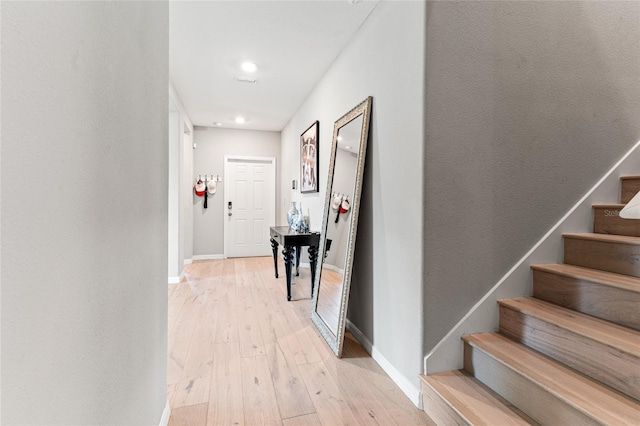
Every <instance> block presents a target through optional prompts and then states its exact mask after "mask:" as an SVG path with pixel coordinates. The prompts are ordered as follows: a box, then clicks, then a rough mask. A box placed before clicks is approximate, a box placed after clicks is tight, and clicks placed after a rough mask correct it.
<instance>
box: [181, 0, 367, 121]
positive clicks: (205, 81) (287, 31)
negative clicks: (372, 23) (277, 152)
mask: <svg viewBox="0 0 640 426" xmlns="http://www.w3.org/2000/svg"><path fill="white" fill-rule="evenodd" d="M377 3H378V0H361V1H357V0H356V2H355V3H353V0H351V2H349V1H347V0H334V1H328V0H322V1H264V0H263V1H243V0H235V1H171V2H170V43H169V46H170V51H169V53H170V55H169V57H170V59H169V71H170V78H171V81H172V83H173V85H174V87H175V89H176V91H177V92H178V95H179V96H180V99H181V100H182V103H183V104H184V106H185V108H186V109H187V113H188V115H189V117H190V118H191V120H192V122H193V124H194V125H197V126H213V123H214V122H219V123H221V124H222V127H227V128H243V129H255V130H276V131H279V130H282V128H283V127H284V126H285V125H286V124H287V123H288V121H289V119H290V118H291V117H292V116H293V114H294V113H295V112H296V111H297V109H298V108H299V107H300V105H301V104H302V102H303V101H304V100H305V98H306V97H307V95H308V94H309V93H310V92H311V90H312V89H313V87H314V86H315V85H316V83H317V82H318V81H319V80H320V78H321V77H322V76H323V75H324V73H325V72H326V71H327V69H328V68H329V67H330V65H331V64H332V63H333V61H334V60H335V59H336V58H337V57H338V55H339V54H340V52H341V51H342V49H343V48H344V47H345V46H346V45H347V44H348V42H349V40H350V39H351V37H352V36H353V35H354V34H355V33H356V31H357V30H358V28H359V27H360V25H361V24H362V23H363V22H364V21H365V20H366V18H367V17H368V16H369V14H370V13H371V11H372V10H373V9H374V8H375V6H376V4H377ZM247 60H250V61H253V62H255V63H256V64H257V65H258V70H257V71H256V72H255V73H253V74H249V73H246V72H243V71H242V69H241V68H240V65H241V63H242V62H243V61H247ZM245 75H246V76H252V77H254V78H257V79H258V82H257V83H254V84H251V83H240V82H238V81H237V80H236V76H245ZM238 115H241V116H243V117H245V118H246V119H247V122H246V123H245V124H243V125H239V124H236V123H235V122H234V121H233V120H234V118H235V117H236V116H238Z"/></svg>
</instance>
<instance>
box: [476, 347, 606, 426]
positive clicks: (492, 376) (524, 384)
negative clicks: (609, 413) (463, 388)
mask: <svg viewBox="0 0 640 426" xmlns="http://www.w3.org/2000/svg"><path fill="white" fill-rule="evenodd" d="M464 368H465V370H467V371H468V372H469V373H471V374H473V375H474V376H475V377H476V378H477V379H478V380H480V381H481V382H483V383H484V384H485V385H487V386H489V387H490V388H491V389H493V390H494V391H495V392H496V393H498V394H499V395H500V396H502V397H503V398H505V399H506V400H507V401H509V402H511V403H512V404H513V405H515V406H516V407H518V408H519V409H520V410H522V411H523V412H524V413H525V414H527V415H528V416H530V417H531V418H533V419H534V420H536V421H537V422H539V423H541V424H549V425H560V424H573V425H598V424H600V423H599V422H596V421H595V420H594V419H592V418H590V417H588V416H587V415H585V414H584V413H582V412H580V411H578V410H576V409H575V408H574V407H573V406H571V405H569V404H567V403H566V402H564V401H563V400H561V399H560V398H558V397H557V396H555V395H553V394H551V393H549V392H548V391H547V390H546V389H544V388H542V387H541V386H540V385H538V384H537V383H535V382H533V381H531V380H529V379H528V378H526V377H524V376H523V375H521V374H520V373H518V372H516V371H515V370H512V369H511V368H509V367H507V366H506V365H504V364H502V363H501V362H499V361H497V360H496V359H495V358H493V357H491V356H489V355H487V354H486V353H485V352H483V351H481V350H480V349H478V348H475V347H473V346H471V345H469V344H468V343H465V345H464Z"/></svg>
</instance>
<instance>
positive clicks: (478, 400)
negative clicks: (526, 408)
mask: <svg viewBox="0 0 640 426" xmlns="http://www.w3.org/2000/svg"><path fill="white" fill-rule="evenodd" d="M420 379H421V380H422V381H423V382H424V383H426V385H427V386H430V387H431V388H432V389H434V390H435V391H436V392H438V393H439V394H440V396H441V397H442V399H443V400H444V401H445V402H446V403H447V404H448V405H449V407H451V408H452V409H453V410H455V411H456V412H457V413H458V414H459V415H460V416H462V417H463V418H464V420H465V421H466V422H467V423H469V424H472V425H496V424H499V425H531V424H534V425H535V424H538V423H536V422H535V421H534V420H533V419H531V418H529V417H528V416H527V415H526V414H524V413H523V412H522V411H520V410H519V409H517V408H516V407H514V406H513V405H512V404H511V403H509V402H508V401H507V400H505V399H504V398H502V397H501V396H500V395H498V394H496V393H495V392H493V391H492V390H491V389H489V388H488V387H487V386H485V385H484V384H482V383H481V382H480V381H479V380H478V379H476V378H475V377H473V376H472V375H470V374H469V373H467V372H466V371H464V370H456V371H447V372H445V373H438V374H433V375H430V376H424V375H421V376H420Z"/></svg>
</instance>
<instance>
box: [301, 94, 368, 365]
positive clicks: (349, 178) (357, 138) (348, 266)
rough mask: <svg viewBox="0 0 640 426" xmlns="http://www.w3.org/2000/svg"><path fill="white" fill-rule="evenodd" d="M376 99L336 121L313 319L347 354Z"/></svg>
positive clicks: (331, 342) (334, 347) (333, 344)
mask: <svg viewBox="0 0 640 426" xmlns="http://www.w3.org/2000/svg"><path fill="white" fill-rule="evenodd" d="M371 102H372V98H371V97H368V98H367V99H366V100H364V101H363V102H362V103H360V104H359V105H358V106H356V107H355V108H353V109H352V110H351V111H349V112H348V113H346V114H345V115H344V116H342V117H341V118H340V119H339V120H338V121H336V123H335V125H334V127H333V144H332V147H331V159H330V160H329V176H328V179H327V192H326V200H325V203H324V222H323V227H322V232H321V236H320V247H319V253H322V254H323V256H319V257H320V259H319V262H318V266H317V267H318V271H317V273H316V282H315V285H314V293H313V305H312V310H311V320H312V321H313V323H314V324H315V325H316V327H318V330H320V333H321V334H322V336H323V337H324V338H325V340H326V341H327V343H328V344H329V346H330V347H331V349H332V350H333V352H334V353H335V354H336V355H337V356H339V357H340V356H342V346H343V343H344V333H345V321H346V317H347V304H348V301H349V289H350V286H351V274H352V270H353V254H354V250H355V245H356V232H357V230H358V213H359V209H360V195H361V193H362V177H363V174H364V162H365V158H366V154H367V139H368V137H369V117H370V112H371Z"/></svg>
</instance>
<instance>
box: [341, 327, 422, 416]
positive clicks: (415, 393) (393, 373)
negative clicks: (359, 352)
mask: <svg viewBox="0 0 640 426" xmlns="http://www.w3.org/2000/svg"><path fill="white" fill-rule="evenodd" d="M347 330H349V331H350V332H351V334H353V337H355V338H356V340H358V342H360V344H361V345H362V347H363V348H364V349H365V350H366V351H367V352H369V353H370V354H371V358H373V360H374V361H375V362H377V363H378V365H379V366H380V367H382V369H383V370H384V371H385V373H387V374H388V375H389V377H390V378H391V380H393V382H394V383H395V384H396V385H398V387H399V388H400V390H402V392H404V394H405V395H406V396H407V398H409V399H410V400H411V402H413V404H414V405H415V406H416V407H418V408H419V409H420V410H422V392H421V391H420V388H417V387H416V386H415V385H414V384H413V383H411V381H410V380H409V379H407V378H406V377H405V376H404V375H403V374H402V373H400V372H399V371H398V370H397V369H396V368H395V367H394V366H393V364H391V363H390V362H389V360H387V358H385V357H384V355H382V354H381V353H380V352H379V351H378V350H377V349H376V347H375V346H373V343H371V340H369V339H368V338H367V336H365V335H364V334H363V333H362V331H360V329H358V327H356V326H355V325H353V323H352V322H351V321H349V320H347ZM416 376H417V375H416Z"/></svg>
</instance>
